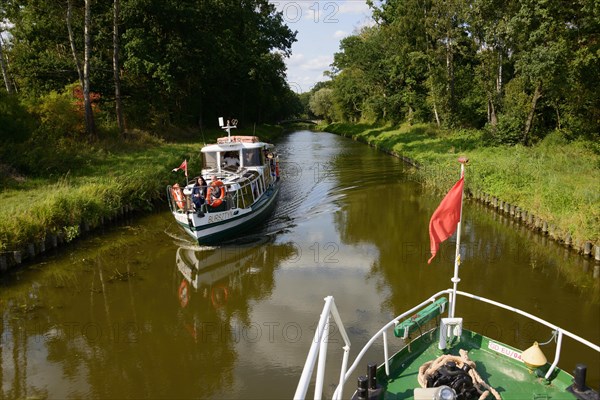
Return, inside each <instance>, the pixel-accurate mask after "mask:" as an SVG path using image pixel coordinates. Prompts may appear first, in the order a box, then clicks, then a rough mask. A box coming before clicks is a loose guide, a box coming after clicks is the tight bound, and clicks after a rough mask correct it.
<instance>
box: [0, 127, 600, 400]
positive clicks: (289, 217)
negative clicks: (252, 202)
mask: <svg viewBox="0 0 600 400" xmlns="http://www.w3.org/2000/svg"><path fill="white" fill-rule="evenodd" d="M277 145H278V150H279V152H280V155H281V160H282V167H283V168H282V169H283V179H284V182H283V185H282V189H281V193H280V197H279V199H278V202H277V206H276V209H275V211H274V212H273V214H272V215H271V216H270V218H269V220H268V221H267V222H266V223H265V224H264V225H263V226H261V227H260V228H259V229H258V230H257V231H255V232H253V233H252V234H251V235H247V236H245V237H243V238H241V239H239V240H236V241H234V242H232V243H229V244H227V245H224V246H221V247H200V246H198V245H196V244H194V243H193V242H192V241H190V240H189V239H188V238H187V236H186V235H185V234H184V232H183V231H181V230H180V229H179V228H178V227H177V226H176V224H175V223H174V222H173V221H172V217H171V215H170V213H169V212H168V207H167V205H166V204H165V206H164V211H161V212H158V213H155V214H152V215H148V216H144V217H140V218H136V219H134V220H130V221H127V222H125V223H122V224H121V225H119V226H116V227H112V228H107V229H106V230H105V231H103V232H99V233H98V234H97V235H93V237H88V238H85V239H84V240H80V241H79V242H78V243H76V244H74V245H72V246H69V247H68V248H66V249H62V250H59V251H57V252H56V253H55V254H53V255H50V256H48V257H46V258H45V259H44V260H43V261H41V262H39V263H37V264H35V265H31V266H29V267H27V268H22V269H21V270H18V271H15V272H13V273H11V274H10V275H9V276H6V277H3V278H2V280H1V282H0V285H1V287H0V311H1V314H0V317H1V321H0V322H1V324H0V336H1V344H0V383H1V391H0V397H2V398H6V399H17V398H64V399H67V398H92V399H94V398H96V399H112V398H203V399H204V398H206V399H222V398H227V399H240V398H250V399H286V398H287V399H289V398H292V396H293V394H294V391H295V388H296V385H297V383H298V379H299V377H300V373H301V370H302V367H303V365H304V362H305V358H306V355H307V353H308V349H309V347H310V344H311V341H312V338H313V335H314V330H315V327H316V323H317V321H318V319H319V314H320V312H321V309H322V307H323V303H324V302H323V299H324V297H326V296H328V295H333V296H334V297H335V302H336V305H337V307H338V309H339V311H340V314H341V318H342V320H343V321H344V325H345V329H346V331H347V332H348V334H349V337H350V340H351V343H352V348H351V356H352V358H353V357H354V356H356V354H357V353H358V351H359V350H360V348H362V345H363V344H364V343H366V341H367V340H368V339H369V338H370V337H371V336H372V335H373V334H374V333H375V332H377V330H378V329H379V327H380V326H381V325H382V324H384V323H385V322H387V321H389V320H390V319H391V318H393V317H394V316H395V315H398V314H399V313H401V312H402V311H404V310H406V309H408V308H410V307H412V306H414V305H415V304H417V303H420V302H421V301H424V300H426V299H427V298H428V296H429V295H431V294H432V293H434V292H437V291H439V290H443V289H446V288H449V287H450V286H451V282H450V278H451V276H452V272H453V264H452V259H453V253H454V244H455V242H453V240H454V239H453V238H452V239H450V240H449V241H448V242H446V243H443V244H442V248H441V253H440V254H439V255H438V257H436V259H435V260H434V262H433V263H432V264H431V265H428V264H427V259H428V258H429V254H428V249H429V236H428V222H429V218H430V216H431V214H432V212H433V211H434V210H435V208H436V207H437V205H438V203H439V201H440V199H441V195H439V194H433V193H428V192H427V191H426V190H424V189H423V188H422V187H421V186H420V185H419V184H418V183H416V182H414V180H413V174H412V172H411V170H410V169H409V168H408V167H407V166H405V165H404V164H402V163H401V162H400V161H399V160H398V159H395V158H392V157H389V156H387V155H384V154H382V153H378V152H377V151H375V150H373V149H371V148H369V147H367V146H364V145H361V144H357V143H355V142H353V141H351V140H349V139H345V138H343V137H340V136H336V135H332V134H328V133H314V132H309V131H298V132H294V133H291V134H289V135H287V136H285V137H284V138H282V139H281V140H280V141H279V143H277ZM456 167H457V169H456V172H457V178H458V174H459V173H458V171H459V164H458V163H457V166H456ZM469 168H475V166H471V167H468V169H467V179H468V174H469ZM191 172H192V173H193V171H191ZM463 220H464V225H463V236H462V243H463V246H462V258H463V265H462V267H461V270H460V277H461V282H460V284H459V289H461V290H465V291H469V292H472V293H475V294H478V295H481V296H484V297H488V298H491V299H494V300H497V301H501V302H505V303H508V304H510V305H513V306H515V307H518V308H521V309H523V310H525V311H528V312H530V313H533V314H536V315H538V316H540V317H542V318H544V319H546V320H548V321H550V322H552V323H554V324H556V325H558V326H561V327H563V328H565V329H567V330H569V331H571V332H573V333H575V334H577V335H580V336H582V337H584V338H586V339H588V340H590V341H592V342H595V343H599V342H600V319H599V318H598V316H599V314H600V313H599V311H600V289H599V287H600V284H599V282H600V278H599V277H598V267H597V266H595V265H594V263H593V262H591V263H590V262H588V261H586V260H583V259H582V258H580V257H578V256H575V255H573V254H571V253H570V252H569V251H567V250H565V249H563V248H562V247H560V246H558V245H556V244H554V243H549V242H546V240H545V238H543V237H541V236H538V235H535V234H532V233H531V232H530V231H527V230H525V229H522V228H520V227H519V226H518V225H515V223H514V222H511V221H509V220H506V219H504V218H503V217H502V216H500V215H498V214H495V213H493V212H491V211H490V210H489V209H487V208H485V207H483V206H481V205H478V204H476V203H474V202H470V201H467V202H466V203H465V206H464V218H463ZM456 313H457V315H458V316H462V317H464V318H465V327H467V328H470V329H474V330H477V331H479V332H481V333H483V334H488V335H492V336H496V337H498V338H499V339H501V340H502V341H504V342H506V343H508V344H511V345H515V346H518V347H520V348H526V347H529V345H530V344H531V343H532V342H533V341H534V340H536V341H538V342H540V343H542V342H546V341H548V340H549V339H550V338H551V336H552V332H551V331H550V330H549V329H547V328H545V327H541V326H540V325H537V324H535V323H532V322H529V321H528V320H525V319H522V318H520V317H517V316H515V315H513V314H511V313H508V312H504V311H498V310H496V309H493V308H490V307H484V308H483V309H480V308H476V307H475V304H474V303H473V301H469V300H463V299H460V298H459V302H458V304H457V309H456ZM392 339H393V340H392V343H393V348H394V349H397V348H398V346H399V345H400V344H401V343H400V341H399V340H398V339H395V338H392ZM342 345H343V342H342V339H341V336H340V334H339V331H338V330H337V329H335V328H333V327H332V333H331V335H330V341H329V349H330V354H329V357H328V363H327V376H326V379H325V388H324V390H325V394H326V396H327V397H330V396H331V394H332V393H333V389H334V387H335V382H336V380H337V379H338V378H339V365H340V363H341V354H342V351H341V347H342ZM542 349H543V350H544V351H545V353H546V355H547V357H548V358H549V359H552V357H553V355H554V349H555V346H554V343H550V344H548V345H546V346H542ZM382 357H383V352H382V345H381V344H377V345H376V346H375V347H374V348H373V350H372V351H370V352H369V353H368V354H367V357H366V360H365V362H367V361H381V359H382ZM577 362H586V363H587V364H588V365H589V366H590V370H589V371H588V381H589V382H590V383H591V384H592V385H594V387H596V388H597V387H598V384H599V382H600V360H599V355H598V354H594V353H593V352H591V351H588V350H587V349H586V348H585V347H583V346H581V345H579V344H574V343H573V342H572V341H571V340H570V339H565V342H564V347H563V354H562V357H561V362H560V364H559V365H560V366H562V367H563V368H564V369H566V370H568V371H572V370H573V368H574V366H575V363H577ZM359 372H360V373H361V374H362V372H363V371H359ZM415 383H416V381H415ZM352 386H353V385H352V384H349V385H348V387H347V388H346V393H349V392H350V390H351V389H352Z"/></svg>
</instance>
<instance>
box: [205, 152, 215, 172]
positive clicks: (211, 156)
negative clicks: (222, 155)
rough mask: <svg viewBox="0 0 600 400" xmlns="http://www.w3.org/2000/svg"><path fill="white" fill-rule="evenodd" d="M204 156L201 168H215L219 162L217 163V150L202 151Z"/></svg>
mask: <svg viewBox="0 0 600 400" xmlns="http://www.w3.org/2000/svg"><path fill="white" fill-rule="evenodd" d="M203 154H204V157H202V168H204V169H211V168H217V167H218V166H219V164H218V163H217V152H216V151H213V152H210V153H203Z"/></svg>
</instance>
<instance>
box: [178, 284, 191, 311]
mask: <svg viewBox="0 0 600 400" xmlns="http://www.w3.org/2000/svg"><path fill="white" fill-rule="evenodd" d="M189 301H190V287H189V286H188V282H187V281H186V280H185V279H184V280H182V281H181V285H179V304H181V308H185V306H187V305H188V303H189Z"/></svg>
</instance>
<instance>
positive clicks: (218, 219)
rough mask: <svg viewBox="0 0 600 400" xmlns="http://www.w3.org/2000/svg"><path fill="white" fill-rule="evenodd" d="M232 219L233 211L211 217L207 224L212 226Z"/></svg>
mask: <svg viewBox="0 0 600 400" xmlns="http://www.w3.org/2000/svg"><path fill="white" fill-rule="evenodd" d="M231 217H233V211H225V212H222V213H219V214H214V215H209V216H208V221H207V222H208V223H209V224H212V223H214V222H221V221H225V220H226V219H229V218H231Z"/></svg>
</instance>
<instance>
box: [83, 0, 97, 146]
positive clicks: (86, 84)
mask: <svg viewBox="0 0 600 400" xmlns="http://www.w3.org/2000/svg"><path fill="white" fill-rule="evenodd" d="M90 3H91V0H85V28H84V42H85V50H84V56H83V105H84V107H85V130H86V133H87V134H88V136H89V137H90V138H93V137H95V136H96V126H95V124H94V114H93V112H92V103H91V102H90V52H91V33H90V30H91V24H92V21H91V20H92V19H91V7H92V6H91V4H90Z"/></svg>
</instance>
